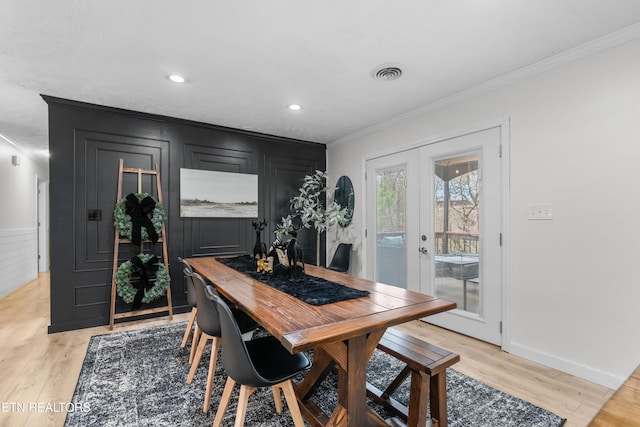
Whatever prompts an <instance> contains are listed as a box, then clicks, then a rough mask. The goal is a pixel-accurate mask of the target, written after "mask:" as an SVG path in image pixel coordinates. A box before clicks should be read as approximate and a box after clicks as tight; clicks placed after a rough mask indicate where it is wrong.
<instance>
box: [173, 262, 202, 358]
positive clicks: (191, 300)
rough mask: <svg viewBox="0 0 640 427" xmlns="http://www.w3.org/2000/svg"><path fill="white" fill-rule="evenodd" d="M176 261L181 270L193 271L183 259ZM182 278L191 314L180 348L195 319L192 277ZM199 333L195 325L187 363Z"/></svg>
mask: <svg viewBox="0 0 640 427" xmlns="http://www.w3.org/2000/svg"><path fill="white" fill-rule="evenodd" d="M178 262H179V263H180V264H181V265H182V269H183V270H187V271H189V272H190V273H193V268H192V267H191V265H190V264H189V263H188V262H187V261H186V260H184V259H182V258H180V257H178ZM184 279H185V281H186V284H187V302H188V303H189V305H190V306H191V315H190V316H189V321H188V322H187V329H185V331H184V336H183V337H182V343H181V344H180V347H181V348H185V347H186V346H187V342H188V341H189V336H190V335H191V331H192V330H193V326H194V323H195V320H196V312H197V311H198V309H197V302H196V289H195V288H194V285H193V278H192V277H190V276H187V275H186V274H185V275H184ZM199 335H200V331H199V330H198V327H197V325H196V329H195V330H194V331H193V339H192V343H191V354H190V355H189V363H191V362H192V361H193V356H194V354H195V349H196V347H197V345H198V336H199Z"/></svg>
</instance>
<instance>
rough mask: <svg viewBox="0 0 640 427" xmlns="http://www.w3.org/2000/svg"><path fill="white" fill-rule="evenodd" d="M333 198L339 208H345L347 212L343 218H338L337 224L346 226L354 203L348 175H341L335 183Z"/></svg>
mask: <svg viewBox="0 0 640 427" xmlns="http://www.w3.org/2000/svg"><path fill="white" fill-rule="evenodd" d="M334 200H335V201H336V203H338V204H339V205H340V207H341V208H346V209H347V213H346V215H345V216H344V218H342V219H340V220H338V224H339V225H340V226H342V227H346V226H347V225H349V224H351V219H352V218H353V205H354V203H355V195H354V194H353V184H352V183H351V180H350V179H349V177H348V176H341V177H340V178H339V179H338V183H337V184H336V190H335V193H334Z"/></svg>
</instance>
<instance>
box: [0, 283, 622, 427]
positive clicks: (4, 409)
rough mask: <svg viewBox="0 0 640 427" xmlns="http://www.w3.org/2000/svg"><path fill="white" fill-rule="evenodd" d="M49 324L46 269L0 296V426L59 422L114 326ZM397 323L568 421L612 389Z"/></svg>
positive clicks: (575, 425)
mask: <svg viewBox="0 0 640 427" xmlns="http://www.w3.org/2000/svg"><path fill="white" fill-rule="evenodd" d="M187 319H188V313H185V314H179V315H174V319H173V322H180V321H186V320H187ZM167 323H170V321H169V320H168V317H161V318H157V319H152V320H144V321H136V322H126V323H121V324H118V325H116V327H115V329H114V331H124V330H130V329H139V328H146V327H149V326H155V325H161V324H167ZM48 324H49V276H48V274H46V273H45V274H40V276H39V277H38V279H36V280H34V281H32V282H30V283H29V284H27V285H25V286H23V287H22V288H20V289H18V290H17V291H15V292H14V293H12V294H10V295H8V296H6V297H4V298H2V299H0V343H1V344H0V426H6V427H20V426H34V427H42V426H62V425H63V424H64V420H65V418H66V412H65V411H64V406H65V403H67V402H69V401H70V400H71V397H72V395H73V392H74V390H75V385H76V382H77V379H78V375H79V373H80V368H81V366H82V362H83V360H84V356H85V353H86V349H87V345H88V344H89V338H90V337H91V336H93V335H100V334H106V333H110V332H111V331H110V330H109V327H108V326H102V327H97V328H89V329H82V330H78V331H70V332H61V333H57V334H51V335H49V334H47V326H48ZM400 329H402V330H403V331H405V332H407V333H411V334H413V335H416V336H418V337H420V338H422V339H425V340H427V341H429V342H431V343H433V344H435V345H438V346H440V347H444V348H446V349H448V350H450V351H453V352H456V353H459V354H460V356H461V361H460V362H459V363H457V364H456V366H455V369H457V370H458V371H460V372H462V373H464V374H466V375H469V376H470V377H473V378H476V379H478V380H480V381H482V382H484V383H486V384H489V385H491V386H493V387H495V388H498V389H500V390H503V391H504V392H506V393H509V394H511V395H514V396H517V397H520V398H522V399H525V400H527V401H529V402H531V403H534V404H536V405H538V406H540V407H543V408H545V409H548V410H550V411H553V412H555V413H556V414H558V415H559V416H561V417H564V418H567V423H566V426H567V427H580V426H587V425H588V424H589V421H590V420H591V419H592V418H593V416H594V415H595V414H596V413H597V412H598V410H599V409H600V408H601V407H602V405H603V404H604V403H605V402H606V401H607V399H608V398H609V397H611V395H612V394H613V390H610V389H608V388H605V387H602V386H600V385H596V384H593V383H590V382H588V381H585V380H582V379H579V378H576V377H574V376H571V375H568V374H564V373H562V372H559V371H556V370H554V369H551V368H547V367H544V366H542V365H539V364H536V363H533V362H529V361H527V360H525V359H522V358H520V357H517V356H513V355H510V354H508V353H505V352H502V351H501V350H500V349H499V348H498V347H496V346H493V345H491V344H487V343H484V342H481V341H477V340H475V339H472V338H469V337H466V336H463V335H459V334H456V333H453V332H450V331H447V330H444V329H441V328H438V327H435V326H431V325H428V324H426V323H423V322H419V321H416V322H410V323H407V324H405V325H402V326H401V327H400ZM179 344H180V343H176V345H179ZM37 405H40V406H39V407H38V406H37ZM47 405H48V407H47Z"/></svg>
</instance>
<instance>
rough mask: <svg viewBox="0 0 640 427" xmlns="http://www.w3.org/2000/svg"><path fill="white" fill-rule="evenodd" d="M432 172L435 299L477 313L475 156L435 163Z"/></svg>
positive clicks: (477, 189) (477, 179)
mask: <svg viewBox="0 0 640 427" xmlns="http://www.w3.org/2000/svg"><path fill="white" fill-rule="evenodd" d="M434 171H435V177H434V182H435V191H434V194H435V203H434V207H435V212H434V215H435V216H434V217H435V230H434V242H435V256H434V263H435V265H434V268H435V269H434V271H435V290H436V296H438V297H439V298H444V299H447V300H450V301H455V302H456V303H457V304H458V308H459V309H463V310H467V311H470V312H473V313H480V304H479V301H480V298H479V290H480V252H479V249H480V246H479V244H478V242H479V239H480V235H479V226H478V224H479V215H478V214H479V206H480V205H479V204H480V174H479V171H478V154H477V153H473V154H466V155H462V156H457V157H450V158H447V159H441V160H438V161H435V162H434Z"/></svg>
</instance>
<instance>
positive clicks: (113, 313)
mask: <svg viewBox="0 0 640 427" xmlns="http://www.w3.org/2000/svg"><path fill="white" fill-rule="evenodd" d="M125 173H134V174H137V175H138V193H142V175H155V176H156V191H157V193H158V203H160V204H162V186H161V184H160V168H159V166H158V164H157V163H156V168H155V170H144V169H136V168H125V167H124V160H123V159H120V165H119V167H118V198H117V200H116V204H117V203H118V202H120V200H121V199H122V176H123V175H124V174H125ZM166 235H167V234H166V231H165V227H164V223H163V224H162V230H161V233H160V238H159V239H158V242H161V243H162V257H163V262H164V266H165V268H166V269H167V271H169V256H168V252H167V239H166ZM147 242H148V240H147ZM121 243H131V240H129V239H123V238H121V237H120V230H118V229H117V228H116V235H115V240H114V247H113V275H112V277H111V316H110V319H109V327H110V328H111V329H113V326H114V323H115V320H116V319H123V318H128V317H134V316H142V315H145V314H153V313H162V312H165V311H167V312H168V313H169V319H173V307H172V305H171V285H170V284H169V286H168V287H167V305H165V306H161V307H154V308H147V309H141V310H132V311H127V312H123V313H116V272H117V271H118V253H119V251H120V244H121ZM143 252H144V241H143V242H141V243H140V253H143Z"/></svg>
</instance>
